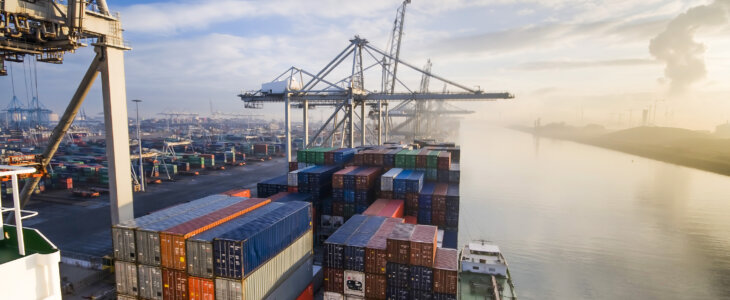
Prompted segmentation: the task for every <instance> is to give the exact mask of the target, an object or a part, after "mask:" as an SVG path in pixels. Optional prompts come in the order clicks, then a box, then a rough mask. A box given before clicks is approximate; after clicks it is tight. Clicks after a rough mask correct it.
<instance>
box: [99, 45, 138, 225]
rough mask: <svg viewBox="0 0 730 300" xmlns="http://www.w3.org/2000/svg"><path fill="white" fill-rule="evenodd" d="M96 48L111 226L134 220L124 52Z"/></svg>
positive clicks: (115, 49)
mask: <svg viewBox="0 0 730 300" xmlns="http://www.w3.org/2000/svg"><path fill="white" fill-rule="evenodd" d="M96 49H97V51H101V52H102V53H103V60H102V62H101V66H100V68H99V71H101V81H102V93H103V95H104V126H105V129H106V156H107V162H108V164H109V201H110V203H109V206H110V208H111V216H112V224H117V223H119V222H124V221H127V220H131V219H134V203H133V197H132V181H131V180H130V179H129V170H130V168H131V167H132V162H131V160H130V157H129V122H128V117H127V88H126V83H125V81H124V50H122V49H118V48H113V47H103V46H101V47H97V48H96ZM140 155H141V154H140ZM142 184H144V183H142Z"/></svg>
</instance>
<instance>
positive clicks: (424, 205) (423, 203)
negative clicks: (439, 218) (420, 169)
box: [418, 182, 436, 210]
mask: <svg viewBox="0 0 730 300" xmlns="http://www.w3.org/2000/svg"><path fill="white" fill-rule="evenodd" d="M435 187H436V185H435V184H434V183H433V182H427V183H426V184H424V185H423V189H421V192H420V193H419V194H418V209H427V210H431V207H432V206H431V205H432V202H433V199H432V198H433V192H434V188H435Z"/></svg>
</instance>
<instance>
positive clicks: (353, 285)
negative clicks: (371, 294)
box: [343, 270, 365, 298]
mask: <svg viewBox="0 0 730 300" xmlns="http://www.w3.org/2000/svg"><path fill="white" fill-rule="evenodd" d="M343 275H344V279H343V281H344V284H343V289H344V291H345V297H348V298H349V297H350V296H357V297H365V273H363V272H357V271H352V270H345V271H344V272H343Z"/></svg>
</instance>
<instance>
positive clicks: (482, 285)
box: [459, 241, 517, 300]
mask: <svg viewBox="0 0 730 300" xmlns="http://www.w3.org/2000/svg"><path fill="white" fill-rule="evenodd" d="M459 262H460V263H459V299H462V300H469V299H480V300H484V299H493V300H501V299H506V300H515V299H517V294H516V293H515V287H514V284H512V277H511V276H510V273H509V267H508V265H507V260H505V258H504V256H503V255H502V252H501V251H500V250H499V246H497V245H494V244H491V243H489V242H487V241H473V242H470V243H469V244H467V245H465V246H464V248H463V249H462V250H461V256H460V258H459Z"/></svg>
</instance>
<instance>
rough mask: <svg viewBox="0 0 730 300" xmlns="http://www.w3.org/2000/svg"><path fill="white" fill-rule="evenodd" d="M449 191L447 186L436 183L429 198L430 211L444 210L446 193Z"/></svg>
mask: <svg viewBox="0 0 730 300" xmlns="http://www.w3.org/2000/svg"><path fill="white" fill-rule="evenodd" d="M448 191H449V185H448V184H447V183H437V184H436V186H435V187H434V189H433V196H432V197H431V209H432V210H434V211H437V210H446V193H447V192H448Z"/></svg>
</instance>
